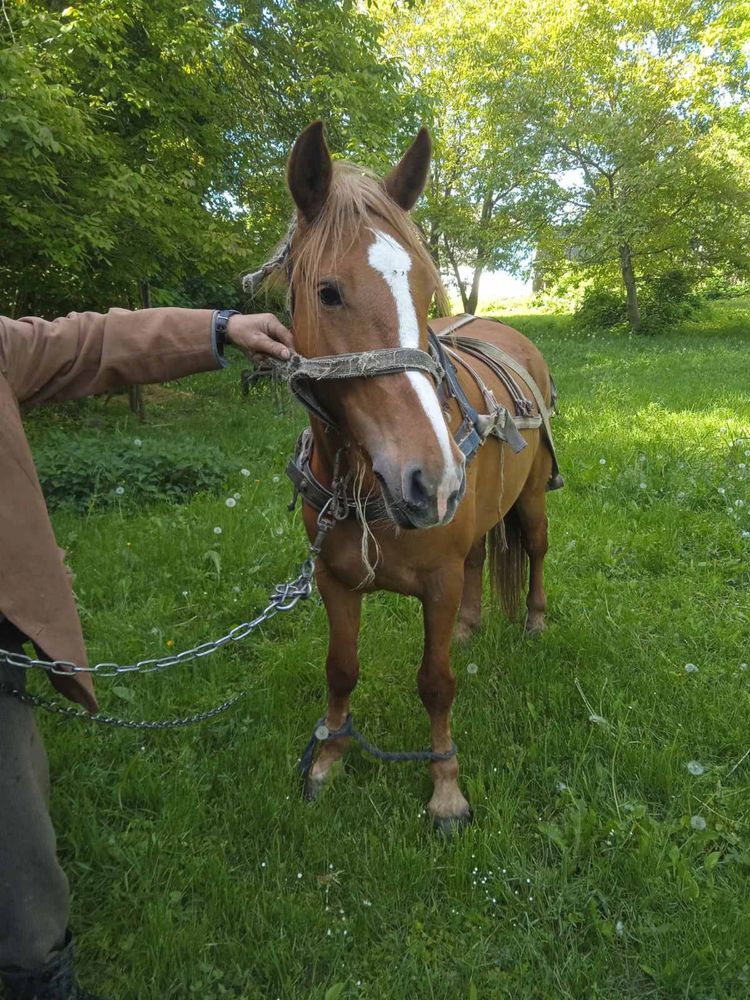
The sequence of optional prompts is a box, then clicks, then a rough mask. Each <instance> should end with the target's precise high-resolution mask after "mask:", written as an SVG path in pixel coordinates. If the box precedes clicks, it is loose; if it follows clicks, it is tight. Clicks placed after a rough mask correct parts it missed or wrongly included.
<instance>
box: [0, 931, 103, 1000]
mask: <svg viewBox="0 0 750 1000" xmlns="http://www.w3.org/2000/svg"><path fill="white" fill-rule="evenodd" d="M0 982H2V983H3V984H4V986H5V1000H106V998H105V997H99V996H95V995H94V994H93V993H89V992H87V991H86V990H84V989H82V988H81V987H80V986H79V985H78V980H77V979H76V973H75V944H74V941H73V936H72V934H70V932H68V936H67V938H66V941H65V945H64V946H63V947H62V948H61V949H60V951H58V952H55V954H54V955H53V956H52V958H51V959H50V960H49V962H47V964H46V965H45V966H43V967H42V968H41V969H33V970H31V971H28V970H26V969H19V970H16V971H14V972H11V971H6V970H0Z"/></svg>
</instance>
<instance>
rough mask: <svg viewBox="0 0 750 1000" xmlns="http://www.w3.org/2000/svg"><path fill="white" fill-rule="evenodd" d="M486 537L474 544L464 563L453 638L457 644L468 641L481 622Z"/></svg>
mask: <svg viewBox="0 0 750 1000" xmlns="http://www.w3.org/2000/svg"><path fill="white" fill-rule="evenodd" d="M486 537H487V536H486V535H483V536H482V537H481V538H480V539H479V541H478V542H476V543H475V544H474V545H473V546H472V547H471V549H470V550H469V554H468V555H467V557H466V559H465V561H464V591H463V594H462V596H461V609H460V610H459V612H458V622H457V623H456V631H455V636H456V639H458V640H459V642H462V641H464V640H465V639H468V638H469V637H470V636H471V635H473V633H474V632H476V630H477V629H478V628H479V626H480V624H481V622H482V571H483V569H484V557H485V551H486V545H485V541H486Z"/></svg>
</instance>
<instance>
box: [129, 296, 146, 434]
mask: <svg viewBox="0 0 750 1000" xmlns="http://www.w3.org/2000/svg"><path fill="white" fill-rule="evenodd" d="M138 285H139V288H140V293H141V308H142V309H150V308H151V285H150V284H149V282H148V278H141V279H140V280H139V282H138ZM128 402H129V403H130V410H131V413H135V414H136V415H137V416H138V418H139V419H140V420H145V419H146V404H145V402H144V400H143V389H142V388H141V386H140V385H130V386H128Z"/></svg>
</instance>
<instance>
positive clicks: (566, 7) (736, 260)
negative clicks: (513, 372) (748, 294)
mask: <svg viewBox="0 0 750 1000" xmlns="http://www.w3.org/2000/svg"><path fill="white" fill-rule="evenodd" d="M382 16H383V19H384V22H385V23H386V24H388V25H389V27H390V32H389V49H390V51H393V52H396V53H399V54H400V56H401V58H402V59H403V61H404V62H405V64H406V65H407V66H409V67H410V69H411V72H412V75H413V79H414V81H415V85H417V86H418V87H420V89H422V90H423V91H424V92H425V93H426V94H427V95H428V96H429V98H430V100H431V103H432V108H433V115H434V124H435V131H436V137H437V146H436V154H437V155H436V161H435V168H434V172H433V178H432V183H431V186H430V189H429V191H428V199H427V204H426V207H425V209H424V212H423V215H424V219H425V228H426V230H427V232H428V235H429V238H430V240H431V245H432V247H433V249H434V250H435V251H439V252H440V254H441V256H442V257H443V258H444V259H443V260H442V263H443V267H444V270H446V271H451V272H452V273H453V276H454V277H455V279H456V281H457V283H458V286H459V289H460V291H461V295H462V299H463V304H464V308H466V309H469V310H470V311H473V309H474V307H475V306H476V301H477V290H478V289H477V286H478V281H479V279H480V278H481V274H482V271H483V270H484V269H495V268H498V267H504V268H509V269H511V270H514V271H515V272H519V271H523V270H524V268H528V258H529V257H530V255H531V253H532V251H533V252H534V254H535V257H536V267H535V270H536V277H537V282H538V283H542V284H543V283H545V282H546V283H547V284H549V283H550V282H553V281H554V280H555V279H556V278H559V277H560V275H561V274H563V273H564V272H566V271H569V270H573V271H575V272H578V274H579V275H580V276H581V277H584V278H585V279H586V280H588V281H592V280H594V281H596V282H597V283H599V284H604V285H606V286H612V287H614V284H615V282H617V281H621V282H622V283H623V284H624V287H625V294H626V297H627V303H628V315H629V320H630V322H631V325H632V326H633V327H634V328H637V327H638V325H639V323H640V315H639V311H640V310H639V303H638V293H639V286H640V283H641V282H645V283H648V282H651V281H653V280H654V279H656V278H658V276H659V275H660V274H661V273H663V272H665V271H671V270H674V269H675V268H678V269H680V270H682V271H686V272H690V273H691V277H692V280H693V282H696V281H698V280H699V279H700V278H701V277H703V276H705V275H707V274H708V273H710V272H711V271H712V270H714V269H717V268H718V269H720V270H722V271H723V272H724V273H726V274H735V275H736V274H740V275H741V274H745V275H746V274H748V272H750V251H748V247H749V246H750V131H749V129H748V116H747V114H746V111H747V104H748V98H749V97H750V90H749V89H748V82H749V80H750V67H749V64H748V58H747V42H748V39H749V38H750V30H749V28H748V26H749V25H750V16H748V9H747V5H746V4H744V3H743V4H714V3H708V2H696V0H657V2H655V3H654V2H651V0H612V2H611V3H607V4H593V3H590V2H588V0H570V2H567V3H564V4H561V3H559V0H510V2H508V3H505V4H503V5H502V6H501V7H498V6H494V7H492V6H488V5H487V4H486V3H483V2H481V0H467V2H465V3H462V4H461V5H460V6H456V5H455V4H453V3H451V2H450V0H438V2H429V3H428V2H423V3H419V4H416V5H414V6H413V7H412V8H410V9H407V10H404V11H403V12H402V13H401V16H400V17H394V15H393V13H392V11H391V10H390V5H388V4H386V5H385V9H384V11H383V14H382ZM462 269H463V271H462ZM466 270H468V272H469V277H466Z"/></svg>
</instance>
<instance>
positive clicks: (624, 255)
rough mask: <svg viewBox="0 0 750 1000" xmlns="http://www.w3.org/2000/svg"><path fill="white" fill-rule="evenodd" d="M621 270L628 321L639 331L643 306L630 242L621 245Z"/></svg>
mask: <svg viewBox="0 0 750 1000" xmlns="http://www.w3.org/2000/svg"><path fill="white" fill-rule="evenodd" d="M620 270H621V272H622V280H623V284H624V285H625V293H626V295H627V303H628V306H627V308H628V323H630V326H631V327H632V329H633V330H634V331H635V332H636V333H637V332H638V330H640V328H641V308H640V306H639V305H638V290H637V288H636V286H635V273H634V271H633V255H632V253H631V251H630V244H629V243H623V244H622V246H621V247H620Z"/></svg>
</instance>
